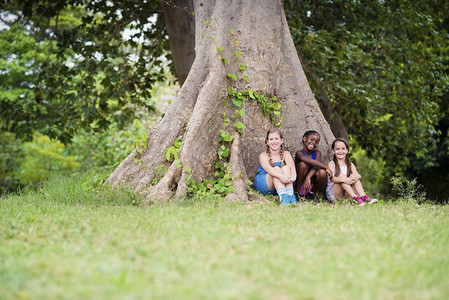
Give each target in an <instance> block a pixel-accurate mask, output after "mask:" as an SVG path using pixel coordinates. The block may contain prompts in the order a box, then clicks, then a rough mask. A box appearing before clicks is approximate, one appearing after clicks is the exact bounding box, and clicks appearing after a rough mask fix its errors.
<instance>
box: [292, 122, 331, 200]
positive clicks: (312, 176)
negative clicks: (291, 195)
mask: <svg viewBox="0 0 449 300" xmlns="http://www.w3.org/2000/svg"><path fill="white" fill-rule="evenodd" d="M319 142H320V134H319V133H318V132H316V131H314V130H309V131H306V132H305V133H304V135H303V137H302V145H303V149H302V150H298V151H297V152H296V154H295V166H296V172H297V174H298V177H297V179H296V183H295V192H296V193H297V194H299V196H302V197H303V196H305V198H306V199H308V200H312V201H316V195H315V193H316V191H318V190H319V189H320V188H321V187H322V186H323V185H324V183H325V182H326V173H328V174H329V176H330V177H331V178H332V172H331V171H330V170H329V168H328V167H327V166H326V165H324V164H323V163H321V162H320V160H321V152H320V150H318V143H319Z"/></svg>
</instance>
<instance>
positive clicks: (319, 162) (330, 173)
mask: <svg viewBox="0 0 449 300" xmlns="http://www.w3.org/2000/svg"><path fill="white" fill-rule="evenodd" d="M315 154H316V157H315V160H313V159H312V160H313V161H314V162H315V163H318V164H319V165H316V166H317V167H320V168H322V169H324V171H326V173H327V174H329V176H330V178H331V179H332V177H334V173H333V172H332V171H331V170H330V168H328V167H327V166H326V165H325V164H322V163H321V151H320V150H315Z"/></svg>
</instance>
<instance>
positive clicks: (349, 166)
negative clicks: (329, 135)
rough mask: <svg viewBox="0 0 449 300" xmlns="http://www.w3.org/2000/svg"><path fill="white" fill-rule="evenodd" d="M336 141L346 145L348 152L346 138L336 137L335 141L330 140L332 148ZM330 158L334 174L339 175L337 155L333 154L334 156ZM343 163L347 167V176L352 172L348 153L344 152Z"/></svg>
mask: <svg viewBox="0 0 449 300" xmlns="http://www.w3.org/2000/svg"><path fill="white" fill-rule="evenodd" d="M336 142H343V143H344V144H345V145H346V148H348V152H349V143H348V141H347V140H345V139H343V138H336V139H335V141H333V142H332V150H334V146H335V143H336ZM332 160H333V161H334V164H335V174H334V176H338V175H340V173H341V171H340V166H339V165H338V162H337V157H336V156H335V154H334V157H333V158H332ZM345 164H346V167H347V168H348V172H347V174H346V175H347V176H348V177H349V176H351V174H352V172H351V160H350V159H349V155H348V153H346V157H345Z"/></svg>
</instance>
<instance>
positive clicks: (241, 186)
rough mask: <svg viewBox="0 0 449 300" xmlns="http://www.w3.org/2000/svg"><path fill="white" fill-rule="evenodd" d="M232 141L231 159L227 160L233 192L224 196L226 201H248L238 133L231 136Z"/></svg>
mask: <svg viewBox="0 0 449 300" xmlns="http://www.w3.org/2000/svg"><path fill="white" fill-rule="evenodd" d="M233 136H234V140H233V141H232V145H231V157H230V158H229V165H230V167H229V168H230V172H231V175H232V178H234V181H233V186H234V192H232V193H229V194H228V195H227V196H226V198H225V199H226V200H228V201H237V200H244V201H248V194H247V193H246V190H247V188H248V184H247V183H246V182H245V178H246V170H245V166H244V165H243V160H242V155H241V146H240V145H241V144H240V141H241V136H240V134H239V133H238V132H234V134H233Z"/></svg>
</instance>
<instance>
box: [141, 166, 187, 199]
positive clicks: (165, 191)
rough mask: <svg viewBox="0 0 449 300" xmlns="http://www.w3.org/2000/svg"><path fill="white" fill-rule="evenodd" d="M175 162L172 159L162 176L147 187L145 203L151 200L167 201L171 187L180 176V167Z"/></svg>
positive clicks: (170, 195)
mask: <svg viewBox="0 0 449 300" xmlns="http://www.w3.org/2000/svg"><path fill="white" fill-rule="evenodd" d="M176 165H177V162H176V161H174V162H173V163H172V164H171V166H170V168H168V170H167V173H165V175H164V177H162V179H161V180H160V181H159V182H158V183H157V184H156V185H155V186H153V187H151V188H150V189H149V192H148V195H147V198H146V200H147V201H145V204H149V203H151V202H156V203H162V202H165V201H168V199H170V197H172V195H173V191H172V188H173V186H174V184H175V183H176V182H177V181H178V179H179V177H180V176H181V170H182V168H181V167H177V166H176Z"/></svg>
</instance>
